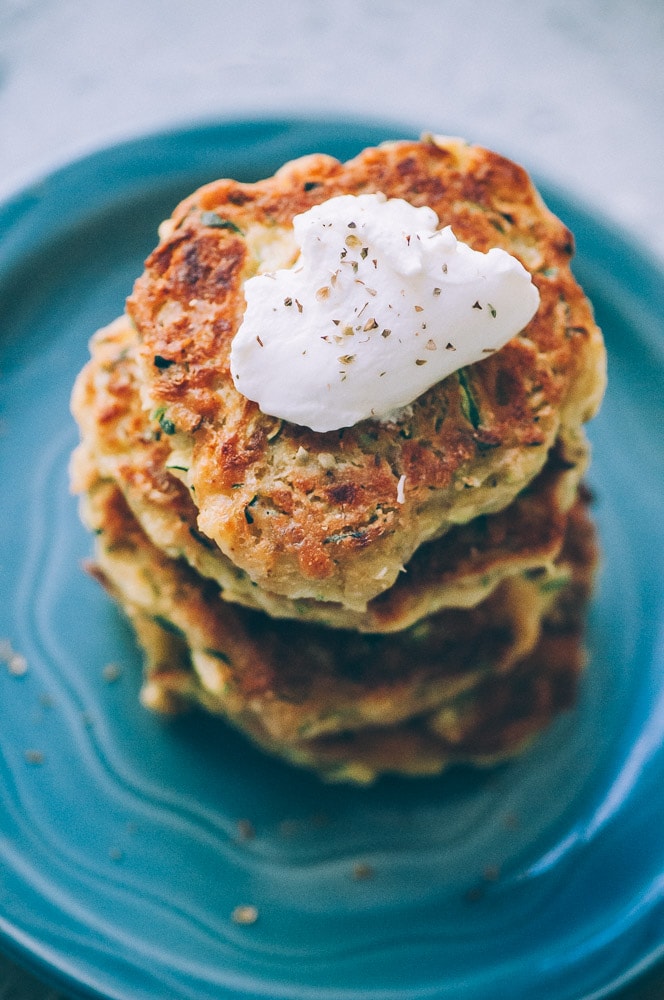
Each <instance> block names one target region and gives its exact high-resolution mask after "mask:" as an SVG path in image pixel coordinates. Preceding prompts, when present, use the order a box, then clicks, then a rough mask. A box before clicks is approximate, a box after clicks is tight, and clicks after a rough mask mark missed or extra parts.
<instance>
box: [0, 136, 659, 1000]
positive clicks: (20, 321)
mask: <svg viewBox="0 0 664 1000" xmlns="http://www.w3.org/2000/svg"><path fill="white" fill-rule="evenodd" d="M394 134H395V131H394V129H390V128H389V127H388V126H384V125H377V124H375V123H374V124H373V125H371V124H370V125H366V124H362V123H350V124H349V123H347V122H338V121H337V122H330V121H304V122H303V121H299V122H298V121H296V122H287V121H276V122H265V121H264V122H244V123H242V122H240V123H235V124H233V123H231V124H225V125H221V126H210V127H208V126H205V127H200V128H194V129H192V130H184V131H179V132H172V133H169V134H165V135H158V136H153V137H149V138H146V139H141V140H139V141H136V142H131V143H129V144H125V145H121V146H119V147H117V148H114V149H111V150H107V151H105V152H102V153H99V154H97V155H94V156H92V157H90V158H88V159H85V160H83V161H81V162H78V163H74V164H73V165H71V166H68V167H66V168H65V169H63V170H60V171H58V172H56V173H55V174H54V175H52V176H50V177H48V178H47V179H46V180H45V181H44V182H43V183H40V184H38V185H35V186H33V187H32V188H30V189H29V190H27V191H24V192H23V193H22V194H21V195H20V196H18V197H17V198H16V199H15V200H13V201H11V202H10V203H8V204H6V205H5V206H4V207H3V208H2V209H1V210H0V234H1V243H0V317H1V334H0V336H1V348H2V359H1V364H2V370H1V383H0V392H1V394H2V408H3V413H2V435H1V437H0V469H1V470H2V476H3V485H4V488H3V491H2V538H1V542H0V567H1V572H2V577H1V580H2V583H1V587H2V590H1V594H0V640H2V644H1V645H0V654H1V655H2V658H3V662H0V705H1V706H2V707H1V714H2V721H1V723H0V866H1V869H0V871H1V875H0V933H1V935H2V939H1V940H2V945H3V947H4V948H5V949H6V950H8V951H9V952H11V953H12V954H14V955H15V956H16V957H18V958H19V959H20V960H22V961H23V962H26V963H28V964H30V965H31V966H32V967H33V968H34V969H35V970H36V971H37V972H39V973H40V974H42V975H44V976H47V977H49V978H51V980H52V981H54V982H55V983H57V984H59V985H60V986H62V987H64V988H66V989H69V990H70V991H75V992H77V993H79V994H81V995H83V996H94V997H99V996H103V997H113V998H118V1000H148V998H149V1000H161V998H164V997H178V998H183V1000H212V998H214V1000H220V998H234V1000H237V998H244V1000H248V998H258V997H261V998H269V1000H277V998H284V1000H300V998H311V1000H313V998H316V1000H351V998H352V1000H368V998H372V1000H409V998H418V1000H419V998H422V1000H424V998H427V1000H431V998H454V1000H486V998H487V997H509V998H510V1000H518V998H532V997H537V998H538V1000H554V998H555V1000H566V998H573V1000H579V998H580V997H582V996H583V997H590V996H592V997H600V996H604V995H605V994H606V993H607V992H608V991H609V990H610V989H611V988H613V987H614V986H615V985H616V983H618V982H619V981H626V980H627V979H628V978H629V977H630V976H632V975H633V974H635V972H636V970H637V969H640V968H644V967H646V966H647V965H648V964H649V963H652V962H653V961H654V960H655V959H656V958H657V957H658V956H659V955H660V953H661V951H662V946H663V942H664V836H663V833H662V831H664V792H663V791H662V789H664V746H663V739H662V738H663V735H664V669H663V668H664V662H663V650H662V621H663V613H662V612H663V608H662V579H663V573H662V570H663V559H662V532H661V524H662V523H663V521H664V438H663V435H662V428H663V427H664V404H663V399H662V395H663V394H662V384H663V382H662V376H663V374H664V322H663V308H662V306H663V300H662V287H663V284H662V274H661V273H659V272H658V271H656V270H655V269H654V268H653V267H652V265H651V264H650V263H649V262H648V261H647V260H646V259H645V258H644V257H643V256H642V255H641V254H640V253H639V251H638V250H636V249H634V248H633V247H632V246H631V245H630V244H629V243H627V242H626V241H625V240H624V239H623V238H621V237H620V235H618V234H617V233H615V232H614V231H613V230H612V229H611V228H610V227H609V226H607V225H605V224H603V223H602V222H601V221H598V220H597V219H595V218H594V217H592V216H591V215H589V214H587V213H586V212H585V211H584V210H582V209H581V208H579V207H577V206H576V205H574V204H572V203H570V202H569V201H568V200H567V199H566V198H565V197H561V196H559V195H556V194H555V192H552V191H551V190H548V189H546V188H545V195H546V196H547V198H548V200H549V202H550V203H551V205H552V207H553V208H554V209H555V210H556V211H557V212H558V214H560V215H561V216H562V217H563V218H564V219H565V221H566V222H567V223H568V225H570V227H571V228H572V229H573V230H574V232H575V233H576V236H577V240H578V256H577V261H576V271H577V274H578V276H579V278H580V280H581V281H582V283H583V284H584V286H585V287H586V290H587V292H588V293H589V295H590V296H591V297H592V299H593V300H594V303H595V307H596V311H597V316H598V319H599V321H600V323H601V324H602V326H603V327H604V330H605V332H606V337H607V341H608V346H609V352H610V358H611V361H610V365H611V382H610V389H609V392H608V395H607V398H606V403H605V406H604V408H603V410H602V414H601V416H600V417H599V418H598V419H597V420H596V421H595V423H594V424H593V426H592V431H591V433H592V439H593V443H594V456H595V457H594V465H593V470H592V477H591V482H592V485H593V486H594V488H595V490H596V492H597V497H598V499H597V505H596V517H597V520H598V523H599V527H600V532H601V538H602V544H603V548H604V564H603V571H602V576H601V581H600V586H599V590H598V593H597V597H596V600H595V602H594V606H593V609H592V615H591V621H590V627H589V645H590V649H591V663H590V666H589V669H588V672H587V676H586V677H585V683H584V685H583V691H582V695H581V699H580V703H579V705H578V708H577V710H575V711H574V712H573V713H572V714H569V715H567V716H565V717H564V718H561V719H560V720H559V721H558V722H557V723H556V724H555V725H554V726H553V727H552V729H551V730H550V731H548V732H547V733H546V734H545V735H544V736H543V737H542V739H540V740H539V742H537V743H536V745H535V746H534V747H533V748H532V750H531V751H530V752H529V753H527V754H526V756H524V757H523V758H522V759H520V760H518V761H517V762H516V763H513V764H511V765H509V766H505V767H502V768H500V769H498V770H496V771H495V772H492V773H491V774H490V775H484V776H480V775H477V774H474V773H472V772H468V771H463V772H459V771H457V772H455V773H452V774H448V775H447V776H443V777H441V778H439V779H436V780H428V779H427V780H415V781H407V780H397V779H394V780H383V781H381V782H379V783H378V784H377V785H376V786H375V787H373V788H370V789H369V790H357V789H352V788H346V787H325V786H323V785H321V784H320V783H319V782H318V781H317V780H316V779H315V778H314V777H313V776H310V775H307V774H303V773H299V772H298V771H294V770H292V769H290V768H289V767H287V766H286V765H282V764H281V763H279V762H276V761H274V760H271V759H268V758H267V757H265V756H263V755H262V754H261V753H260V752H258V751H257V750H255V749H253V748H252V747H250V746H248V745H247V744H246V743H245V741H244V740H243V739H242V738H241V737H240V736H238V735H236V734H235V733H233V732H230V731H229V730H227V729H226V728H225V727H224V726H223V725H222V724H221V723H219V722H216V721H214V720H212V719H207V718H200V717H196V718H193V717H192V718H188V719H184V720H179V721H175V722H172V721H164V720H163V719H160V718H156V717H154V716H152V715H151V714H149V713H148V712H146V711H144V710H143V709H141V708H140V707H139V705H138V702H137V691H138V687H139V674H140V663H139V657H138V655H137V652H136V650H135V648H134V645H133V642H132V638H131V635H130V633H129V631H128V629H127V627H126V625H125V623H124V622H123V620H122V618H121V617H120V616H119V614H118V613H117V612H116V610H115V609H114V607H113V605H112V603H111V602H110V601H109V600H108V599H107V598H106V597H105V595H104V594H103V593H102V591H101V590H100V589H99V588H98V587H97V585H96V584H95V583H94V582H93V581H92V580H90V579H89V578H88V577H87V576H86V575H85V573H84V572H83V571H82V569H81V562H82V560H83V559H84V558H85V557H86V556H87V555H88V553H89V552H90V549H91V542H90V538H89V537H88V536H87V534H86V532H85V531H84V530H83V529H82V528H81V526H80V525H79V522H78V518H77V513H76V503H75V501H74V499H72V497H71V496H70V495H69V493H68V486H67V462H68V457H69V453H70V451H71V449H72V447H73V446H74V444H75V442H76V438H77V435H76V430H75V427H74V424H73V422H72V420H71V418H70V416H69V413H68V398H69V392H70V387H71V384H72V381H73V379H74V377H75V375H76V373H77V371H78V370H79V368H80V367H81V366H82V365H83V363H84V362H85V360H86V357H87V340H88V338H89V336H90V334H91V333H92V332H93V331H94V330H95V329H96V328H97V327H98V326H100V325H101V324H103V323H106V322H108V321H109V320H111V319H112V318H113V317H114V316H115V315H116V314H118V313H119V312H120V311H121V309H122V306H123V302H124V298H125V295H126V294H127V293H128V291H129V290H130V288H131V285H132V282H133V279H134V278H135V276H136V275H138V273H139V272H140V270H141V265H142V261H143V258H144V257H145V255H146V254H147V253H148V252H149V250H150V249H151V247H152V246H153V244H154V242H155V234H156V226H157V223H158V222H159V221H160V219H161V218H162V217H164V216H165V215H167V214H169V212H170V210H171V208H172V207H173V205H174V203H175V202H176V201H177V200H178V199H179V198H180V197H181V196H183V195H184V194H186V193H188V192H189V191H190V190H191V189H193V188H194V187H195V186H196V185H198V184H199V183H201V182H203V181H206V180H210V179H213V178H215V177H217V176H219V175H224V174H226V175H232V176H236V177H240V178H243V179H256V178H258V177H260V176H265V175H267V174H270V173H272V172H273V170H274V169H275V168H276V167H278V166H279V165H280V164H281V163H282V162H283V161H284V160H286V159H288V158H290V157H292V156H295V155H299V154H303V153H305V152H310V151H312V150H324V151H327V152H330V153H332V154H335V155H337V156H339V157H342V158H345V157H347V156H349V155H352V154H353V153H355V152H357V151H358V150H359V149H360V148H361V147H362V146H364V145H366V144H370V143H373V142H375V141H378V140H381V139H383V138H387V137H389V136H390V135H392V136H393V135H394ZM402 134H403V133H402ZM16 654H18V658H16ZM12 657H13V659H12ZM21 657H24V658H25V663H26V664H27V672H25V673H23V674H22V675H21V676H18V674H21V669H22V666H23V664H24V661H23V660H22V659H21ZM8 660H9V661H10V665H11V667H12V668H13V672H12V670H10V669H9V666H8V664H7V661H8ZM109 664H114V665H116V666H117V668H118V669H117V670H113V669H112V670H109V669H106V668H107V667H108V665H109ZM118 674H119V676H118ZM114 678H115V679H114ZM249 823H250V824H251V827H252V828H253V831H254V833H255V835H254V836H247V834H248V832H249ZM356 866H370V868H371V875H372V877H367V878H358V877H357V876H358V874H362V873H364V874H368V870H367V869H366V868H365V869H362V868H359V869H358V868H357V867H356ZM239 905H247V906H254V907H256V908H257V911H258V919H257V921H256V922H255V923H253V924H245V925H243V924H238V923H236V922H234V921H233V920H232V919H231V914H232V913H233V910H234V908H235V907H237V906H239Z"/></svg>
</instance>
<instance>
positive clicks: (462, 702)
mask: <svg viewBox="0 0 664 1000" xmlns="http://www.w3.org/2000/svg"><path fill="white" fill-rule="evenodd" d="M586 508H587V502H586V498H585V497H583V496H580V498H579V499H578V500H577V502H576V504H575V505H574V507H573V508H572V510H571V512H570V514H569V515H568V525H567V531H566V538H565V544H564V547H563V550H562V552H561V554H560V556H559V558H558V560H557V561H556V563H555V565H554V566H553V568H552V569H550V570H543V571H535V572H527V573H524V574H521V575H517V576H514V577H510V578H508V579H506V580H504V581H503V582H502V583H501V584H500V585H499V587H498V588H497V589H496V590H495V591H494V592H493V593H492V594H491V595H490V596H489V597H488V598H486V599H485V600H484V601H482V602H481V603H480V604H479V605H477V606H476V607H474V608H470V609H451V610H446V611H443V612H439V613H437V614H435V615H432V616H430V617H428V618H426V619H423V620H422V621H420V622H418V623H417V624H416V625H413V626H411V627H410V628H408V629H406V630H404V631H402V632H399V633H396V634H392V635H363V634H359V633H355V632H350V631H340V630H330V629H326V628H325V627H322V626H315V625H310V624H305V623H299V622H289V621H283V620H274V619H271V618H269V617H268V616H267V615H265V614H263V613H261V612H256V611H249V610H247V609H244V608H240V607H236V606H233V605H229V604H225V603H224V602H221V601H219V600H218V593H217V587H216V585H215V584H214V583H212V582H211V581H209V580H204V579H203V578H202V577H200V576H199V575H198V574H197V573H196V572H195V571H194V570H192V569H191V568H190V567H189V566H188V565H186V564H185V563H184V562H181V561H176V560H172V559H169V558H168V557H167V556H165V555H164V554H163V553H162V552H161V551H160V550H159V549H157V548H155V547H154V546H153V545H152V544H151V543H150V542H149V541H148V539H147V538H146V536H145V535H144V534H143V532H142V530H141V529H140V527H139V526H138V524H137V522H136V521H135V519H134V517H133V516H132V514H131V513H130V512H129V510H128V508H127V506H126V503H125V501H124V499H123V497H122V494H121V493H120V491H119V490H118V489H117V487H116V486H114V485H113V484H112V483H110V482H105V481H98V482H97V483H96V484H95V486H94V487H93V488H92V489H91V490H90V492H89V493H88V495H87V496H86V498H85V507H84V513H85V518H86V520H87V522H88V524H89V525H90V527H92V528H93V529H94V530H95V532H96V534H97V553H96V561H95V564H94V566H93V567H92V570H93V572H94V573H95V575H96V576H97V577H98V578H99V579H100V580H101V582H103V583H104V585H105V586H106V587H107V588H108V589H109V591H110V592H111V593H112V594H113V596H114V597H115V598H116V599H117V600H118V602H119V603H120V605H121V606H122V607H123V608H124V610H125V612H126V613H127V615H128V616H129V618H130V620H131V621H132V624H133V625H134V628H135V630H136V634H137V637H138V640H139V642H140V644H141V646H142V647H143V650H144V653H145V683H144V687H143V701H144V703H145V704H147V705H149V706H150V707H151V708H154V709H156V710H158V711H164V712H172V711H175V710H178V709H179V708H181V707H183V706H186V705H187V704H190V703H193V704H199V705H201V706H203V707H204V708H205V709H206V710H208V711H210V712H213V713H216V714H219V715H222V716H224V717H225V718H226V719H228V720H229V721H230V722H231V723H233V724H234V725H235V726H237V727H238V728H239V729H241V730H242V731H244V732H245V733H246V734H248V735H249V736H250V737H251V738H252V739H253V740H254V741H255V742H257V743H258V744H260V745H261V746H263V747H264V748H266V749H267V750H269V751H270V752H273V753H276V754H278V755H280V756H282V757H284V758H286V759H288V760H290V761H292V762H294V763H296V764H299V765H302V766H306V767H310V768H313V769H315V770H317V771H318V772H320V773H321V774H322V775H323V776H324V777H325V778H327V779H329V780H343V781H354V782H359V783H366V782H370V781H372V780H373V779H374V778H376V777H377V776H378V775H379V774H382V773H385V772H394V773H404V774H411V775H416V774H433V773H437V772H439V771H441V770H442V769H443V768H444V767H446V766H447V765H448V764H450V763H452V762H455V761H473V762H476V763H480V764H488V763H491V762H494V761H497V760H501V759H503V758H505V757H509V756H511V755H513V754H515V753H517V752H518V751H519V750H520V749H521V748H522V747H523V746H524V745H525V744H526V743H527V742H528V741H529V740H530V739H531V738H532V737H533V736H534V735H535V734H536V733H537V732H538V731H539V730H540V729H541V728H542V727H544V726H545V725H546V724H547V723H548V722H549V721H550V720H551V719H552V718H553V717H554V716H555V714H556V713H557V712H559V711H561V710H562V709H565V708H567V707H569V706H570V705H571V704H573V701H574V697H575V690H576V683H577V678H578V676H579V674H580V672H581V670H582V667H583V663H584V653H583V643H582V630H583V629H582V624H583V609H584V605H585V603H586V601H587V598H588V595H589V593H590V588H591V584H592V576H593V570H594V566H595V562H596V547H595V541H594V532H593V528H592V524H591V522H590V520H589V518H588V515H587V510H586Z"/></svg>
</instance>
